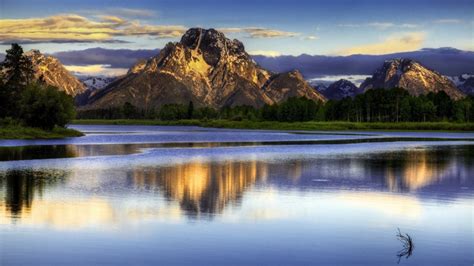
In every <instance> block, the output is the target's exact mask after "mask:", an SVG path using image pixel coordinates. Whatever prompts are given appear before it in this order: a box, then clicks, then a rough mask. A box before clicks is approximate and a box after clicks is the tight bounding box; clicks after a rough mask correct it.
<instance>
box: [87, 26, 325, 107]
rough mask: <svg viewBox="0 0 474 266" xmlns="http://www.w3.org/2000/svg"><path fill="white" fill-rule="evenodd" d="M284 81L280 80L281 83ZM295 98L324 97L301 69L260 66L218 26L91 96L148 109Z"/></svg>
mask: <svg viewBox="0 0 474 266" xmlns="http://www.w3.org/2000/svg"><path fill="white" fill-rule="evenodd" d="M276 81H278V82H276ZM290 96H306V97H309V98H311V99H313V100H321V101H324V100H325V98H324V96H322V95H320V94H319V93H318V92H315V91H314V90H313V89H312V88H311V87H310V86H309V85H308V84H307V83H306V81H305V80H304V79H303V77H302V76H301V74H299V73H298V72H291V73H286V74H277V75H273V73H271V72H269V71H267V70H265V69H263V68H261V67H260V66H258V65H257V64H256V63H255V62H254V61H253V60H252V58H251V57H250V55H249V54H247V53H246V52H245V49H244V46H243V44H242V43H241V42H240V41H238V40H230V39H227V38H226V37H225V36H224V34H223V33H221V32H218V31H216V30H214V29H209V30H204V29H200V28H193V29H190V30H188V31H187V32H186V33H185V34H184V36H183V37H182V38H181V41H180V42H178V43H168V44H167V45H166V46H165V48H163V49H162V50H161V51H160V53H159V54H158V55H157V56H155V57H153V58H151V59H149V60H147V61H140V62H138V63H137V64H136V65H135V66H133V67H132V68H131V69H130V70H129V72H128V73H127V75H125V76H124V77H122V78H120V79H118V80H117V81H115V82H113V83H112V84H110V86H108V87H107V88H105V89H104V90H101V91H100V92H98V93H97V94H95V95H94V96H93V97H91V98H90V100H89V105H88V106H87V108H91V109H95V108H107V107H111V106H121V105H123V104H124V103H125V102H130V103H132V104H133V105H135V106H140V107H142V108H144V109H148V108H154V107H158V106H161V105H163V104H167V103H180V104H187V103H188V102H189V101H193V102H194V104H195V105H197V106H212V107H215V108H220V107H223V106H235V105H251V106H256V107H258V106H262V105H264V104H273V103H277V102H280V101H282V100H285V99H286V98H288V97H290Z"/></svg>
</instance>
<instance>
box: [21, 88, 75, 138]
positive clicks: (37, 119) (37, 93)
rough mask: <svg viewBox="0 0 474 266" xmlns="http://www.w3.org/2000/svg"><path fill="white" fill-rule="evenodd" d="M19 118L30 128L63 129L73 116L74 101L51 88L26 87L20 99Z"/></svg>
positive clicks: (63, 93)
mask: <svg viewBox="0 0 474 266" xmlns="http://www.w3.org/2000/svg"><path fill="white" fill-rule="evenodd" d="M19 106H20V118H21V119H22V121H23V122H24V123H25V124H26V125H27V126H30V127H39V128H43V129H48V130H51V129H53V128H54V127H55V126H60V127H64V126H65V125H66V124H67V123H68V122H69V121H70V120H71V119H73V118H74V116H75V110H74V100H73V98H72V97H71V96H69V95H67V94H66V93H65V92H62V91H59V90H58V89H57V88H55V87H52V86H44V85H40V84H37V83H32V84H30V85H28V86H27V87H26V88H25V89H24V91H23V93H22V95H21V98H20V101H19Z"/></svg>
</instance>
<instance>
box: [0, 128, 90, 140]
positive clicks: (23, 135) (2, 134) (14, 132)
mask: <svg viewBox="0 0 474 266" xmlns="http://www.w3.org/2000/svg"><path fill="white" fill-rule="evenodd" d="M80 136H83V134H82V133H81V132H79V131H77V130H74V129H70V128H62V127H55V128H53V129H52V130H43V129H40V128H32V127H24V126H19V125H9V126H1V127H0V139H58V138H65V137H80Z"/></svg>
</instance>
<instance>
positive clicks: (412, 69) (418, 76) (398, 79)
mask: <svg viewBox="0 0 474 266" xmlns="http://www.w3.org/2000/svg"><path fill="white" fill-rule="evenodd" d="M394 87H399V88H404V89H406V90H407V91H408V92H409V93H410V94H411V95H422V94H427V93H429V92H434V93H436V92H439V91H444V92H446V94H448V95H449V97H451V98H452V99H460V98H462V97H464V93H463V92H461V91H460V90H459V89H457V88H456V86H455V85H454V83H453V82H452V81H450V80H449V79H448V78H446V77H444V76H442V75H441V74H439V73H438V72H435V71H432V70H429V69H427V68H425V67H424V66H422V65H421V64H419V63H418V62H416V61H413V60H410V59H394V60H389V61H385V63H384V64H383V66H382V67H381V68H379V69H378V70H377V71H376V72H375V73H374V75H373V76H372V78H368V79H366V80H365V81H364V82H363V83H362V84H361V85H360V89H361V91H362V92H364V91H367V90H369V89H374V88H387V89H389V88H394Z"/></svg>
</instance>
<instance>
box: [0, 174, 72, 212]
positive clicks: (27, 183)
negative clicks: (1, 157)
mask: <svg viewBox="0 0 474 266" xmlns="http://www.w3.org/2000/svg"><path fill="white" fill-rule="evenodd" d="M64 178H65V173H64V172H59V171H30V170H27V171H24V170H22V171H20V170H18V171H17V170H13V171H8V172H0V188H1V189H2V194H4V197H3V200H2V201H0V206H1V207H4V208H5V210H6V211H7V212H9V213H10V216H11V217H12V218H21V217H22V215H23V214H24V213H29V212H30V210H31V207H32V205H33V201H34V199H35V197H36V196H38V197H39V198H41V197H42V195H43V193H44V191H45V189H46V188H47V187H48V186H55V185H58V184H59V183H62V182H64Z"/></svg>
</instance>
